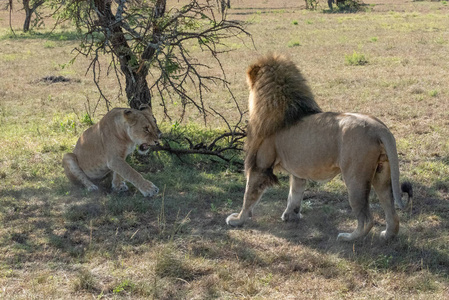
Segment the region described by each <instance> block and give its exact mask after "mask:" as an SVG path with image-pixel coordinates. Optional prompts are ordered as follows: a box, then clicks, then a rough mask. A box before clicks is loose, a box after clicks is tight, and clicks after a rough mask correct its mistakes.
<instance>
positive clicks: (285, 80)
mask: <svg viewBox="0 0 449 300" xmlns="http://www.w3.org/2000/svg"><path fill="white" fill-rule="evenodd" d="M247 82H248V85H249V87H250V95H249V114H250V118H249V124H248V126H249V136H248V139H247V141H246V151H247V156H246V160H245V170H246V176H247V184H246V191H245V196H244V200H243V207H242V210H241V212H240V213H239V214H232V215H230V216H228V218H227V219H226V222H227V223H228V224H230V225H233V226H238V225H242V224H243V223H244V222H245V221H246V220H247V219H248V218H249V217H251V215H252V210H253V208H254V205H255V204H256V203H257V201H259V199H260V197H261V195H262V193H263V191H264V190H265V188H266V187H267V186H269V185H271V184H273V182H275V181H276V177H275V176H274V174H273V173H272V172H273V169H274V168H279V169H283V170H285V171H286V172H288V173H290V193H289V196H288V201H287V208H286V209H285V211H284V213H283V215H282V219H283V220H284V221H288V220H294V219H298V218H299V217H300V207H301V201H302V197H303V193H304V190H305V186H306V180H315V181H325V180H330V179H332V178H333V177H334V176H336V175H337V174H339V173H341V174H342V177H343V179H344V181H345V184H346V186H347V188H348V194H349V202H350V205H351V207H352V209H353V212H354V213H355V215H356V217H357V221H358V225H357V229H356V230H354V232H352V233H340V234H339V235H338V239H340V240H348V241H350V240H354V239H357V238H359V237H362V236H365V235H366V234H368V232H369V231H370V229H371V227H372V226H373V219H372V216H371V213H370V209H369V202H368V198H369V192H370V189H371V186H373V187H374V189H375V191H376V193H377V195H378V197H379V200H380V203H381V205H382V207H383V209H384V211H385V218H386V223H387V228H386V230H385V231H383V232H382V233H381V236H382V237H384V238H390V237H393V236H394V235H396V234H397V233H398V231H399V217H398V215H397V214H396V211H395V207H394V203H395V202H396V203H397V205H398V206H400V207H403V204H402V201H401V194H400V192H401V191H400V188H399V162H398V155H397V150H396V143H395V139H394V137H393V135H392V134H391V132H390V130H389V129H388V128H387V127H386V126H385V124H383V123H382V122H381V121H379V120H378V119H376V118H374V117H371V116H367V115H362V114H352V113H334V112H325V113H323V112H321V110H320V108H319V106H318V105H317V104H316V102H315V101H314V100H313V95H312V93H311V91H310V89H309V88H308V86H307V85H306V84H305V80H304V78H303V77H302V75H301V73H300V72H299V70H298V69H297V68H296V67H295V66H294V64H293V63H292V62H291V61H290V60H288V59H287V58H285V57H283V56H279V55H268V56H266V57H264V58H261V59H259V60H258V61H257V62H256V63H255V64H253V65H252V66H250V67H249V69H248V72H247ZM405 187H407V189H408V190H405V189H404V191H407V192H408V193H409V197H410V196H411V187H410V185H405Z"/></svg>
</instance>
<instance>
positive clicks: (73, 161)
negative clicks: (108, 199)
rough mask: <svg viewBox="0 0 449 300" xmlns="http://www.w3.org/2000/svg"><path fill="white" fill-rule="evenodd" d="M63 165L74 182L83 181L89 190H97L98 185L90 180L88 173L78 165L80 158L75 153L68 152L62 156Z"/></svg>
mask: <svg viewBox="0 0 449 300" xmlns="http://www.w3.org/2000/svg"><path fill="white" fill-rule="evenodd" d="M62 166H63V167H64V171H65V174H66V176H67V177H68V178H69V179H70V181H71V182H73V183H81V184H82V185H84V186H85V187H86V188H87V190H88V191H96V190H98V187H97V186H96V185H95V184H93V183H92V181H90V179H89V178H88V177H87V176H86V174H85V173H84V172H83V170H81V168H80V166H79V165H78V159H77V158H76V155H75V154H73V153H66V154H65V155H64V157H63V158H62Z"/></svg>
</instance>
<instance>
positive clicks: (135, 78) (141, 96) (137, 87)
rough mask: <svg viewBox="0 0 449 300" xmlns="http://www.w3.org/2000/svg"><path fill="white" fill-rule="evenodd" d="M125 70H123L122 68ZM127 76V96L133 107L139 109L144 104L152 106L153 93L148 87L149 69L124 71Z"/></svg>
mask: <svg viewBox="0 0 449 300" xmlns="http://www.w3.org/2000/svg"><path fill="white" fill-rule="evenodd" d="M122 71H123V70H122ZM123 73H124V74H125V78H126V87H125V91H126V97H127V98H128V104H129V106H130V107H131V108H135V109H139V107H140V106H141V105H142V104H147V105H149V106H151V93H150V89H149V88H148V82H147V75H148V70H141V71H140V72H134V71H129V70H127V71H126V72H123Z"/></svg>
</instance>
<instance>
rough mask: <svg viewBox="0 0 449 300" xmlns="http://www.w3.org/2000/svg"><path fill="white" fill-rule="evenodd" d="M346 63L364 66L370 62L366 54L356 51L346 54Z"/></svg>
mask: <svg viewBox="0 0 449 300" xmlns="http://www.w3.org/2000/svg"><path fill="white" fill-rule="evenodd" d="M345 60H346V64H347V65H350V66H363V65H366V64H367V63H368V60H367V59H366V58H365V54H363V53H358V52H356V51H354V52H353V53H352V55H351V54H346V55H345Z"/></svg>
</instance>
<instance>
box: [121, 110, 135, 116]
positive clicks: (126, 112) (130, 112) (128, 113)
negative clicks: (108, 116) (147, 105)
mask: <svg viewBox="0 0 449 300" xmlns="http://www.w3.org/2000/svg"><path fill="white" fill-rule="evenodd" d="M132 113H133V111H132V110H130V109H125V111H124V112H123V114H124V115H125V116H130V115H132Z"/></svg>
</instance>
